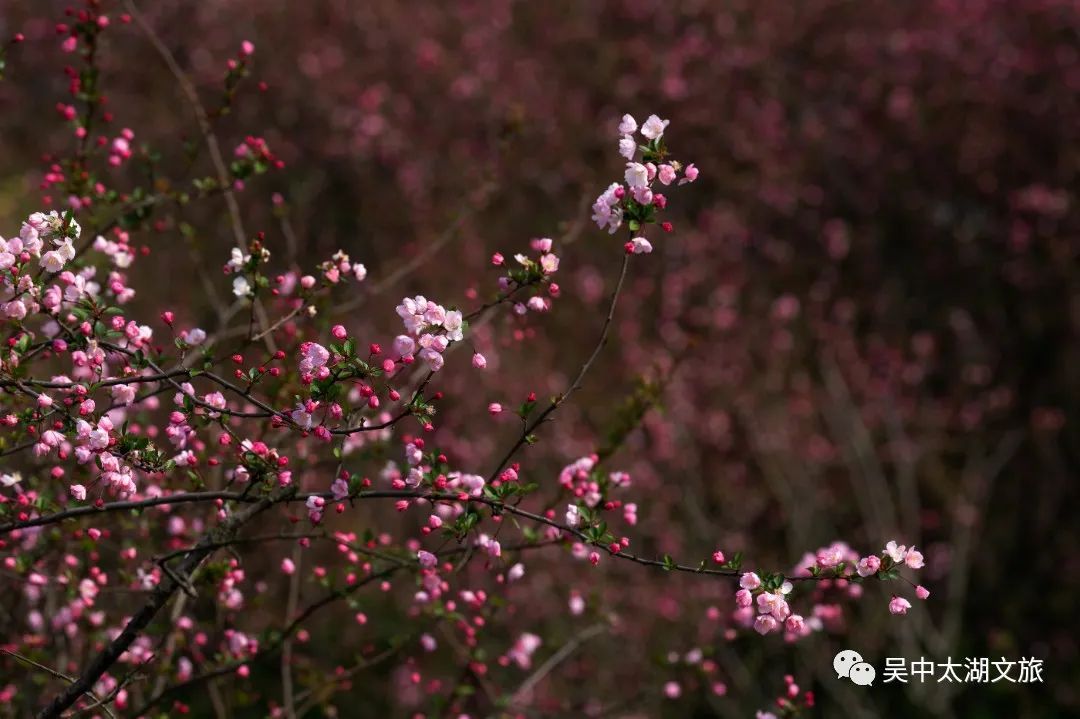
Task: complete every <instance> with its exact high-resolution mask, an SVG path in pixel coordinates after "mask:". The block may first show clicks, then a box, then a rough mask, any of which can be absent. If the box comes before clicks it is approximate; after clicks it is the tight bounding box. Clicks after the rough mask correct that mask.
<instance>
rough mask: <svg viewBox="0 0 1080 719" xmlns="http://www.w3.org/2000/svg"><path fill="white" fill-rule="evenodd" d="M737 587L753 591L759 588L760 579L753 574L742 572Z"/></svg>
mask: <svg viewBox="0 0 1080 719" xmlns="http://www.w3.org/2000/svg"><path fill="white" fill-rule="evenodd" d="M739 586H740V587H742V588H743V589H749V590H751V591H753V590H755V589H757V588H758V587H760V586H761V577H759V576H758V575H757V574H756V573H755V572H744V573H743V575H742V576H741V577H739Z"/></svg>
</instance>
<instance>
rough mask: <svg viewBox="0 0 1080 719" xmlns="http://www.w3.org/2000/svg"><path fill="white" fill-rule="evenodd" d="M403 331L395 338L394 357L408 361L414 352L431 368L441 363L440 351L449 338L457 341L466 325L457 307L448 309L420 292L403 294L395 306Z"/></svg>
mask: <svg viewBox="0 0 1080 719" xmlns="http://www.w3.org/2000/svg"><path fill="white" fill-rule="evenodd" d="M396 310H397V313H398V317H400V318H401V321H402V323H403V324H404V325H405V332H406V334H402V335H398V336H397V337H395V338H394V344H393V348H394V358H395V359H398V360H400V361H401V362H403V363H404V364H411V363H412V361H413V357H414V355H415V356H416V357H418V358H419V359H421V360H423V361H424V362H426V363H427V366H428V368H429V369H430V370H431V371H432V372H438V371H439V370H440V369H442V367H443V363H444V361H445V360H444V359H443V352H445V351H446V348H447V347H449V346H450V343H451V342H459V341H461V339H462V338H463V337H464V336H465V334H464V332H465V329H466V325H465V322H464V320H463V318H462V314H461V312H460V311H458V310H447V309H446V308H445V307H443V306H442V305H440V304H438V303H436V302H432V301H431V300H428V299H427V298H426V297H424V296H423V295H417V296H416V297H406V298H405V299H403V300H402V301H401V304H399V305H398V306H397V308H396Z"/></svg>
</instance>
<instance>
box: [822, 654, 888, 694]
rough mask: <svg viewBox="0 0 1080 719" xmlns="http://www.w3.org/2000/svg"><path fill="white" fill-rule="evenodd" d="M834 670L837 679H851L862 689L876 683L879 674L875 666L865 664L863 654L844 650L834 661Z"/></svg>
mask: <svg viewBox="0 0 1080 719" xmlns="http://www.w3.org/2000/svg"><path fill="white" fill-rule="evenodd" d="M832 665H833V669H834V670H835V671H836V678H837V679H850V680H851V681H852V682H853V683H855V684H858V685H859V686H862V687H868V686H870V685H871V684H873V683H874V678H875V677H876V676H877V672H876V671H875V670H874V667H873V665H871V664H869V663H867V662H864V661H863V658H862V654H859V653H858V652H857V651H855V650H853V649H844V650H843V651H839V652H837V653H836V656H835V657H833V660H832Z"/></svg>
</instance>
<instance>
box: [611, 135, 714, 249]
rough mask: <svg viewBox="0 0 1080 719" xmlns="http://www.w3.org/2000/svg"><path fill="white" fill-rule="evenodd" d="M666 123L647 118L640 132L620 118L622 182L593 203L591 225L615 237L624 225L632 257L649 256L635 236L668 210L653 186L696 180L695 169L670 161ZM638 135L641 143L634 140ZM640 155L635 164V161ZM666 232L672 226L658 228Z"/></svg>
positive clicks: (648, 244)
mask: <svg viewBox="0 0 1080 719" xmlns="http://www.w3.org/2000/svg"><path fill="white" fill-rule="evenodd" d="M667 126H668V120H661V119H660V118H659V117H658V116H656V115H650V116H649V118H648V119H647V120H646V121H645V122H644V123H642V125H641V128H640V130H639V128H638V123H637V120H635V119H634V118H633V117H632V116H631V115H623V118H622V120H621V121H620V123H619V128H618V130H619V134H620V136H621V137H620V139H619V154H620V155H621V156H622V157H623V158H625V159H626V160H627V163H626V171H625V172H624V173H623V182H613V183H611V185H609V186H608V188H607V189H606V190H604V192H603V193H602V194H601V195H600V196H599V197H598V198H596V202H594V203H593V206H592V211H593V217H592V219H593V222H595V223H596V224H597V226H599V227H600V228H601V229H607V231H608V232H609V233H611V234H614V233H615V232H616V231H617V230H618V229H619V228H620V227H621V226H622V224H623V222H626V223H627V225H628V227H629V229H630V233H631V235H632V237H631V239H630V240H629V241H628V242H627V243H626V251H627V252H628V253H632V254H648V253H650V252H652V249H653V248H652V243H651V242H649V240H647V239H646V238H645V237H642V236H638V235H637V233H639V232H641V231H642V228H643V227H644V226H645V225H648V224H651V223H655V222H657V215H658V213H659V212H660V211H661V210H663V209H664V208H665V207H667V196H666V195H665V194H664V193H663V192H661V191H659V190H658V189H656V188H655V185H654V183H655V182H659V183H660V185H663V186H664V187H667V186H669V185H672V184H673V183H674V184H679V185H682V184H685V183H687V182H693V181H694V180H696V179H697V178H698V168H697V167H696V166H695V165H694V164H693V163H691V164H689V165H686V166H685V167H684V166H683V164H682V163H681V162H679V161H677V160H673V159H669V157H668V150H667V146H666V145H665V142H664V131H665V130H666V129H667ZM637 132H640V134H641V137H642V138H643V140H642V143H641V144H638V142H637V141H636V140H635V139H634V134H635V133H637ZM639 152H640V154H641V156H640V158H639V159H638V160H635V157H637V156H638V153H639ZM680 172H681V173H682V177H679V173H680ZM661 226H662V227H663V229H664V230H665V231H666V232H670V231H671V230H672V226H671V223H669V222H664V223H662V225H661Z"/></svg>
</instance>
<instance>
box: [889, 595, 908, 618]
mask: <svg viewBox="0 0 1080 719" xmlns="http://www.w3.org/2000/svg"><path fill="white" fill-rule="evenodd" d="M909 609H911V602H909V601H908V600H906V599H904V598H903V597H897V596H894V597H893V598H892V599H891V600H889V611H890V612H891V613H893V614H907V612H908V610H909Z"/></svg>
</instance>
